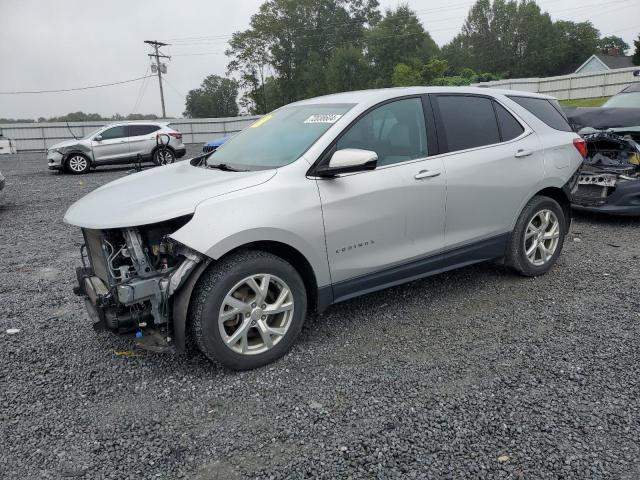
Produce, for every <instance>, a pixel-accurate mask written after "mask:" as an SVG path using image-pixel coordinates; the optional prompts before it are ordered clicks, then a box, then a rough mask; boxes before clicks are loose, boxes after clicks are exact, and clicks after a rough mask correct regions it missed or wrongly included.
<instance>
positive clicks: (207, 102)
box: [184, 75, 239, 118]
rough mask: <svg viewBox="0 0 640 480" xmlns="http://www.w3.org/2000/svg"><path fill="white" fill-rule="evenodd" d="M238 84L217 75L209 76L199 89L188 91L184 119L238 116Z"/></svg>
mask: <svg viewBox="0 0 640 480" xmlns="http://www.w3.org/2000/svg"><path fill="white" fill-rule="evenodd" d="M238 88H239V86H238V82H237V81H236V80H232V79H229V78H223V77H220V76H218V75H209V76H208V77H207V78H205V79H204V81H203V82H202V85H201V86H200V88H196V89H194V90H190V91H189V93H188V94H187V99H186V110H185V112H184V116H185V117H189V118H216V117H234V116H236V115H238V104H237V102H236V100H237V98H238Z"/></svg>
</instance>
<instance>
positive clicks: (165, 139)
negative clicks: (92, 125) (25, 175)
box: [47, 122, 186, 174]
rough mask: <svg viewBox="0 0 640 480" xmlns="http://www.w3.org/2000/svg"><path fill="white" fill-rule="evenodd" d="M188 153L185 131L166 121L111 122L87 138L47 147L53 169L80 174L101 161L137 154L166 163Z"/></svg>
mask: <svg viewBox="0 0 640 480" xmlns="http://www.w3.org/2000/svg"><path fill="white" fill-rule="evenodd" d="M162 147H164V148H162ZM185 153H186V148H185V146H184V144H183V143H182V134H181V133H180V132H177V131H175V130H174V129H172V128H169V127H168V126H167V123H162V122H135V123H132V122H127V123H112V124H110V125H107V126H105V127H101V128H99V129H98V130H95V131H93V132H91V133H90V134H88V135H86V136H85V137H84V138H80V139H77V140H66V141H64V142H61V143H57V144H55V145H53V146H51V147H50V148H49V150H47V164H48V166H49V169H50V170H66V171H67V172H70V173H78V174H79V173H87V172H88V171H89V169H91V168H95V167H97V166H99V165H115V164H123V163H134V162H137V161H138V158H140V161H142V162H149V161H152V162H154V163H155V164H156V165H167V164H169V163H173V162H174V161H175V160H176V159H177V158H180V157H183V156H184V154H185Z"/></svg>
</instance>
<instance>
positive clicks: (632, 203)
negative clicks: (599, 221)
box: [572, 180, 640, 216]
mask: <svg viewBox="0 0 640 480" xmlns="http://www.w3.org/2000/svg"><path fill="white" fill-rule="evenodd" d="M579 192H580V190H578V192H576V194H574V195H573V198H572V204H573V208H575V209H576V210H581V211H588V212H600V213H606V214H609V215H630V216H634V215H640V180H627V181H619V182H618V183H617V184H616V186H615V190H614V191H613V192H612V193H611V194H610V195H608V196H606V197H602V198H598V197H592V196H589V197H586V196H580V194H579Z"/></svg>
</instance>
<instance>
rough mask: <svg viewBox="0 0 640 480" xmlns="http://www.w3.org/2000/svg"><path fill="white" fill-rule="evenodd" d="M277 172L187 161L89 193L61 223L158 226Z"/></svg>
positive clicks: (111, 226) (82, 225) (97, 225)
mask: <svg viewBox="0 0 640 480" xmlns="http://www.w3.org/2000/svg"><path fill="white" fill-rule="evenodd" d="M276 172H277V170H259V171H254V172H226V171H222V170H217V169H213V168H203V167H194V166H192V165H191V164H190V162H188V161H185V162H178V163H175V164H173V165H168V166H164V167H157V168H152V169H149V170H145V171H143V172H140V173H135V174H133V175H129V176H126V177H124V178H121V179H119V180H116V181H114V182H111V183H108V184H106V185H104V186H102V187H100V188H98V189H97V190H94V191H93V192H91V193H89V194H88V195H86V196H85V197H83V198H82V199H80V200H78V201H77V202H76V203H74V204H73V205H72V206H71V207H70V208H69V210H67V213H66V214H65V216H64V221H65V222H66V223H69V224H71V225H75V226H78V227H82V228H91V229H99V230H102V229H107V228H124V227H135V226H140V225H148V224H151V223H158V222H162V221H165V220H170V219H172V218H176V217H181V216H183V215H189V214H192V213H194V212H195V209H196V206H197V205H198V204H199V203H200V202H203V201H204V200H208V199H210V198H213V197H217V196H220V195H224V194H226V193H231V192H234V191H237V190H242V189H245V188H249V187H253V186H256V185H259V184H261V183H264V182H266V181H268V180H270V179H271V178H273V177H274V176H275V175H276Z"/></svg>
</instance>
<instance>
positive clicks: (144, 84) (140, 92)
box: [131, 65, 151, 113]
mask: <svg viewBox="0 0 640 480" xmlns="http://www.w3.org/2000/svg"><path fill="white" fill-rule="evenodd" d="M149 68H150V66H149V65H147V69H146V70H145V72H144V74H145V75H147V73H148V72H149ZM149 76H151V75H149ZM147 80H148V78H145V79H144V80H143V81H142V83H141V84H140V88H139V89H138V95H137V97H136V103H135V104H134V105H133V109H132V110H131V113H136V112H137V111H138V107H139V106H140V102H141V101H142V98H143V97H144V93H145V92H146V90H147V83H148V82H147Z"/></svg>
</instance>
